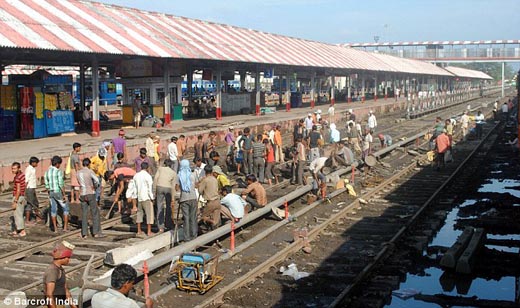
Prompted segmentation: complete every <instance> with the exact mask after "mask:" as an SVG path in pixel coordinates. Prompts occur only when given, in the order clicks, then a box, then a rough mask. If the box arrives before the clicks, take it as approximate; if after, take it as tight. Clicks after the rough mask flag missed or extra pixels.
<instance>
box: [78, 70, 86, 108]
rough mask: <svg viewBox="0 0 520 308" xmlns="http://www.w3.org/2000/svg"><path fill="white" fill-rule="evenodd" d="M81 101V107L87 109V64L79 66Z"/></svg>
mask: <svg viewBox="0 0 520 308" xmlns="http://www.w3.org/2000/svg"><path fill="white" fill-rule="evenodd" d="M79 101H80V104H79V106H80V109H81V110H82V111H83V110H85V64H81V65H80V66H79Z"/></svg>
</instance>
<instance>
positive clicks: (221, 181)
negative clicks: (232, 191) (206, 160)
mask: <svg viewBox="0 0 520 308" xmlns="http://www.w3.org/2000/svg"><path fill="white" fill-rule="evenodd" d="M212 172H213V176H215V177H216V178H217V181H218V188H219V189H222V187H224V186H228V185H231V183H230V182H229V179H228V177H227V176H226V174H225V173H224V171H222V168H220V166H213V171H212Z"/></svg>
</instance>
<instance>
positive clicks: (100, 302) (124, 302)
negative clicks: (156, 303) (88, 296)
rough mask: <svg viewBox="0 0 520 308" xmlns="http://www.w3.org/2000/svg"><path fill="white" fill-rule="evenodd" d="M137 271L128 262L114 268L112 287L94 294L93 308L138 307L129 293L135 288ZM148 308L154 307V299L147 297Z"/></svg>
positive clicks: (111, 279)
mask: <svg viewBox="0 0 520 308" xmlns="http://www.w3.org/2000/svg"><path fill="white" fill-rule="evenodd" d="M136 278H137V271H136V270H135V269H134V268H133V267H132V266H131V265H128V264H124V263H123V264H119V265H118V266H116V267H115V268H114V271H113V272H112V276H111V278H110V285H111V288H109V289H107V290H106V291H103V292H98V293H96V294H94V296H92V302H91V305H92V308H114V307H117V308H138V307H139V305H138V304H137V303H136V302H135V301H134V300H133V299H131V298H128V293H130V291H131V290H132V289H133V287H134V283H135V279H136ZM145 307H146V308H153V300H152V299H151V298H149V297H148V298H147V299H146V303H145Z"/></svg>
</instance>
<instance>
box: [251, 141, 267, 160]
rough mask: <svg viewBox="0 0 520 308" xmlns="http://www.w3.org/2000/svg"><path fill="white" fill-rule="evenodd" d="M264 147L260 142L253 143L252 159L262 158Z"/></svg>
mask: <svg viewBox="0 0 520 308" xmlns="http://www.w3.org/2000/svg"><path fill="white" fill-rule="evenodd" d="M264 156H265V145H264V144H263V143H260V142H254V143H253V158H264Z"/></svg>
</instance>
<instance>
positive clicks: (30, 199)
mask: <svg viewBox="0 0 520 308" xmlns="http://www.w3.org/2000/svg"><path fill="white" fill-rule="evenodd" d="M39 162H40V160H39V159H38V158H37V157H34V156H33V157H31V158H29V166H27V168H25V184H26V185H27V186H26V188H25V200H26V201H27V204H26V205H25V225H30V224H31V222H30V221H31V214H32V211H33V208H39V207H40V203H39V202H38V198H37V197H36V183H37V179H36V167H38V163H39ZM37 221H38V222H40V221H41V218H39V217H37Z"/></svg>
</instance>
